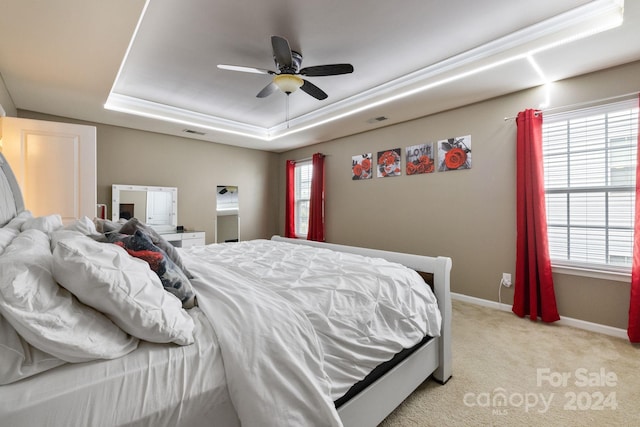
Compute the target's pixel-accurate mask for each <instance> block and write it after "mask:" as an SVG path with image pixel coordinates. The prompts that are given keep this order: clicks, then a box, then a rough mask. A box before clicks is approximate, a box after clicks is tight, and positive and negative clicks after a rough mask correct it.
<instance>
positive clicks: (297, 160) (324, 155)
mask: <svg viewBox="0 0 640 427" xmlns="http://www.w3.org/2000/svg"><path fill="white" fill-rule="evenodd" d="M319 154H322V153H319ZM322 157H329V155H328V154H322ZM309 160H313V156H309V157H305V158H303V159H295V160H294V162H308V161H309Z"/></svg>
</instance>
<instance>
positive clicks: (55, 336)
mask: <svg viewBox="0 0 640 427" xmlns="http://www.w3.org/2000/svg"><path fill="white" fill-rule="evenodd" d="M52 261H53V255H52V254H51V250H50V248H49V237H48V236H47V235H46V234H45V233H43V232H42V231H40V230H26V231H23V232H22V233H21V234H20V235H19V236H18V237H16V238H15V239H14V240H13V242H11V244H10V245H9V246H8V247H7V248H6V250H5V251H4V253H3V254H2V256H1V257H0V313H1V314H2V316H4V318H5V319H6V320H7V321H8V322H9V323H10V324H11V326H13V327H14V328H15V330H16V331H17V332H18V333H19V334H20V335H21V336H22V337H23V338H24V339H25V340H26V341H27V342H28V343H30V344H31V345H33V346H34V347H36V348H38V349H40V350H42V351H44V352H46V353H49V354H51V355H53V356H55V357H58V358H59V359H62V360H65V361H67V362H85V361H89V360H95V359H113V358H116V357H120V356H123V355H125V354H127V353H129V352H131V351H132V350H134V349H135V348H136V347H137V346H138V340H137V339H136V338H134V337H131V336H129V335H127V334H125V333H124V332H123V331H122V330H121V329H119V328H118V327H117V326H116V325H114V324H113V322H111V321H110V320H109V319H108V318H106V317H105V316H104V315H103V314H101V313H99V312H97V311H95V310H94V309H92V308H90V307H87V306H85V305H83V304H81V303H80V302H78V300H77V299H75V298H74V297H73V295H71V294H70V293H69V292H68V291H67V290H66V289H64V288H61V287H60V286H58V284H57V283H56V282H55V280H54V279H53V276H52V274H51V267H52Z"/></svg>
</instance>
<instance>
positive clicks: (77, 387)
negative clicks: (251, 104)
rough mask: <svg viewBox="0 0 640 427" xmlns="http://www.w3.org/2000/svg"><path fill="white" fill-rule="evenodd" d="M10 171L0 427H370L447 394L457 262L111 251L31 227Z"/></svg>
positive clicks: (386, 255) (300, 253)
mask: <svg viewBox="0 0 640 427" xmlns="http://www.w3.org/2000/svg"><path fill="white" fill-rule="evenodd" d="M0 168H1V169H2V174H0V193H1V195H0V224H2V228H0V355H1V356H2V359H1V361H0V380H2V382H3V384H4V385H1V386H0V420H2V425H3V426H4V425H7V426H32V425H39V426H47V425H50V426H88V425H91V426H179V425H182V426H201V425H202V426H205V425H213V426H224V427H227V426H229V427H233V426H239V425H243V426H253V425H256V426H257V425H260V426H263V425H278V426H284V425H314V426H315V425H318V426H321V425H327V426H340V425H344V426H375V425H377V424H378V423H379V422H380V421H382V420H383V419H384V417H386V416H387V415H388V414H389V413H390V412H391V411H392V410H393V409H394V408H395V407H397V406H398V405H399V404H400V403H401V402H402V401H403V400H404V399H405V398H406V397H407V396H408V395H409V394H410V393H411V392H412V391H413V390H414V389H415V388H416V387H417V386H418V385H420V384H421V383H422V382H423V381H425V380H426V379H428V378H429V377H432V378H433V379H434V380H436V381H438V382H440V383H443V384H444V383H446V381H447V380H448V379H449V378H450V377H451V326H450V325H451V301H450V296H449V273H450V270H451V260H450V259H449V258H447V257H435V258H434V257H426V256H417V255H408V254H401V253H396V252H388V251H380V250H372V249H364V248H357V247H350V246H343V245H334V244H327V243H319V242H310V241H299V240H292V239H286V238H281V237H278V236H274V237H272V238H271V239H270V240H255V241H249V242H239V243H225V244H214V245H207V246H202V247H192V248H185V249H171V248H169V247H166V246H163V245H162V242H161V241H158V236H157V235H155V234H154V233H153V231H152V230H149V229H148V228H146V227H145V226H144V224H138V227H137V228H136V229H135V232H131V233H120V231H121V230H120V229H118V233H115V234H109V235H108V237H109V239H112V241H105V240H104V239H103V238H105V236H107V233H105V232H104V230H100V231H99V230H98V229H97V228H92V227H94V226H95V224H94V222H93V221H91V220H89V219H87V218H84V219H80V220H78V221H77V222H76V223H72V224H66V225H63V224H61V223H60V222H59V221H58V220H57V219H56V217H55V215H54V216H48V217H46V218H45V217H43V218H33V217H32V216H30V214H29V212H28V211H24V206H23V201H22V197H21V194H20V191H19V189H18V186H17V184H16V181H15V178H14V176H13V174H12V172H11V169H10V167H9V165H8V164H7V163H6V161H5V159H4V158H3V157H2V155H1V154H0ZM129 223H130V222H127V224H125V225H124V226H123V227H125V226H127V225H129ZM134 225H135V223H134ZM145 233H146V234H145ZM113 236H118V237H113ZM154 239H155V240H154ZM149 242H151V243H149ZM165 243H166V242H165ZM154 244H157V245H154ZM136 245H138V246H136ZM140 245H142V246H140ZM145 245H149V246H145ZM169 246H170V245H169ZM159 247H164V248H165V249H166V251H163V250H161V249H158V248H159ZM150 248H154V249H150ZM143 249H144V250H143ZM153 251H155V252H154V253H153V254H151V255H150V253H151V252H153ZM25 254H26V255H25ZM152 255H153V257H155V256H156V255H158V256H160V259H161V260H162V262H163V264H162V265H163V270H162V273H160V272H159V270H157V266H158V264H157V263H156V264H154V262H156V261H157V258H153V257H152ZM145 257H147V258H145ZM149 257H152V258H153V259H151V258H149ZM25 258H26V260H25ZM154 260H155V261H154ZM165 261H166V267H167V268H166V269H165V268H164V266H165V264H164V263H165ZM170 272H173V273H171V274H170ZM418 272H419V273H418ZM183 276H184V277H187V278H188V280H187V281H186V282H181V278H182V277H183ZM181 283H186V284H187V285H185V286H182V285H181ZM427 283H428V284H429V286H431V288H430V287H429V286H428V285H427Z"/></svg>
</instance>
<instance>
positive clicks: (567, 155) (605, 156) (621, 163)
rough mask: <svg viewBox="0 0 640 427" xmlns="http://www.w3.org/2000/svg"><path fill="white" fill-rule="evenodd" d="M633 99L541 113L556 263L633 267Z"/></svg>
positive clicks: (635, 133) (635, 111)
mask: <svg viewBox="0 0 640 427" xmlns="http://www.w3.org/2000/svg"><path fill="white" fill-rule="evenodd" d="M637 102H638V101H637V100H636V99H634V100H630V101H624V102H619V103H615V104H609V105H604V106H599V107H595V108H589V109H583V110H579V111H572V112H568V113H561V114H555V115H545V117H544V124H543V156H544V180H545V190H546V207H547V229H548V237H549V253H550V256H551V260H552V263H553V264H554V265H568V266H574V267H586V268H595V269H603V270H623V271H627V270H628V269H629V268H630V267H631V262H632V252H633V225H634V224H633V218H634V203H635V172H636V150H637V142H638V108H637Z"/></svg>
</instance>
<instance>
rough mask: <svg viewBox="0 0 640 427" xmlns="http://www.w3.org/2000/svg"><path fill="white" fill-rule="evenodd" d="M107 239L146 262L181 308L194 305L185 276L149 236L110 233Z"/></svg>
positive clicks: (190, 288) (190, 289) (137, 232)
mask: <svg viewBox="0 0 640 427" xmlns="http://www.w3.org/2000/svg"><path fill="white" fill-rule="evenodd" d="M108 239H109V241H110V242H111V243H115V244H116V245H118V246H120V247H122V248H124V249H125V250H126V251H127V252H128V253H129V255H131V256H133V257H136V258H140V259H142V260H144V261H146V262H147V263H148V264H149V267H150V268H151V270H153V272H155V273H156V274H157V275H158V277H159V278H160V281H161V282H162V286H163V287H164V289H165V290H166V291H167V292H169V293H171V294H173V295H175V296H176V297H177V298H178V299H179V300H180V301H181V302H182V308H191V307H193V306H194V305H195V304H196V303H195V293H194V292H193V287H192V286H191V282H189V279H188V278H187V276H185V274H184V273H183V272H182V270H181V269H180V268H179V267H178V266H177V265H176V264H175V263H174V262H173V261H172V260H171V258H169V257H168V256H167V254H166V252H164V251H163V250H162V249H160V248H159V247H158V246H156V245H154V244H153V242H152V241H151V239H150V238H149V236H147V235H146V234H144V233H143V232H142V231H140V230H137V231H136V232H135V234H133V235H132V236H130V235H127V234H122V233H112V234H109V235H108Z"/></svg>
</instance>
